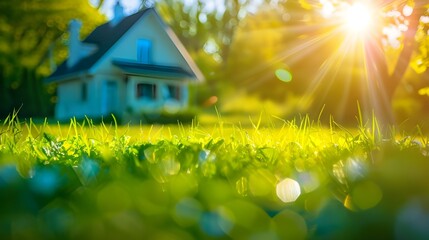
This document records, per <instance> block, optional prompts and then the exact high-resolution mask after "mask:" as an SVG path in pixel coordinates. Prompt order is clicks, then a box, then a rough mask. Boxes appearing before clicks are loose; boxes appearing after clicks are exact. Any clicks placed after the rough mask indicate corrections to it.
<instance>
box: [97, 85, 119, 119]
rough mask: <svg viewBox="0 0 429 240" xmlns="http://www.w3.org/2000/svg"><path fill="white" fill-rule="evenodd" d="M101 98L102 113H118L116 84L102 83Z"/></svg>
mask: <svg viewBox="0 0 429 240" xmlns="http://www.w3.org/2000/svg"><path fill="white" fill-rule="evenodd" d="M102 96H103V99H102V105H101V107H102V109H101V111H102V113H103V114H105V115H107V114H111V113H118V101H119V94H118V83H117V82H113V81H105V82H103V87H102Z"/></svg>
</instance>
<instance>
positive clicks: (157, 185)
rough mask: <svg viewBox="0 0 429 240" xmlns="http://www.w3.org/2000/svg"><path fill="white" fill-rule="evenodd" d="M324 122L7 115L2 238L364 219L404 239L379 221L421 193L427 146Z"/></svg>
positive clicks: (364, 127) (202, 231)
mask: <svg viewBox="0 0 429 240" xmlns="http://www.w3.org/2000/svg"><path fill="white" fill-rule="evenodd" d="M265 118H268V120H267V119H265ZM358 119H362V117H359V116H358ZM330 123H331V124H330V126H323V125H322V124H321V123H320V121H319V120H318V119H315V120H313V119H311V118H310V117H302V118H300V119H295V120H288V121H286V120H282V119H279V118H277V117H269V116H266V115H264V114H260V116H259V118H250V119H249V122H248V124H247V125H246V127H243V125H241V126H240V125H236V124H232V123H231V122H228V120H226V119H224V118H223V117H222V115H221V114H219V113H218V116H217V122H215V124H214V125H207V124H204V123H200V122H193V123H192V124H189V125H182V124H176V125H164V126H158V125H154V126H146V125H137V126H119V125H116V124H115V122H112V123H111V124H105V123H101V124H93V123H92V122H91V120H90V119H86V120H85V121H76V120H74V119H72V120H71V121H70V124H67V125H55V124H47V123H45V124H34V123H33V122H32V121H31V120H29V121H20V120H19V119H18V118H17V116H16V115H13V116H11V117H9V118H8V119H6V120H5V121H3V122H2V125H1V126H0V192H1V193H2V194H6V195H8V196H10V197H9V198H7V200H5V201H4V202H3V205H2V207H0V209H1V211H2V213H5V214H2V215H1V221H0V222H6V221H7V222H10V223H11V224H9V225H8V224H6V225H4V224H3V225H2V226H3V229H5V231H3V230H2V231H3V232H2V234H3V235H2V237H3V236H5V237H8V236H11V235H14V236H16V235H18V236H20V237H21V238H27V237H25V236H27V235H26V234H28V236H31V237H32V239H44V238H46V236H48V235H49V236H55V237H62V238H65V239H72V238H74V237H75V236H76V235H79V236H90V237H93V238H103V237H107V236H110V237H111V236H126V237H127V238H129V239H139V238H141V236H146V237H150V238H158V237H159V236H161V235H162V236H164V235H165V236H164V237H165V238H169V239H170V238H172V239H211V238H234V239H240V238H259V237H262V238H267V237H268V238H280V239H284V238H292V239H305V238H316V237H319V236H326V235H325V234H328V236H330V237H332V238H336V237H338V236H354V237H355V236H356V235H355V234H358V235H359V236H365V234H366V233H367V232H368V231H366V227H367V226H366V225H365V224H364V225H357V223H362V222H368V221H370V222H371V221H372V224H374V225H375V226H378V227H379V231H380V234H394V232H395V231H399V232H401V230H400V229H399V230H398V229H396V228H395V226H394V224H391V221H390V220H389V221H386V220H387V219H391V218H393V219H396V218H399V217H400V215H399V213H398V212H400V211H405V210H406V204H407V203H409V201H411V200H412V199H413V198H415V197H417V198H418V197H420V196H425V194H426V193H427V192H428V191H429V188H428V186H427V184H426V182H427V181H426V169H427V167H429V166H428V164H429V162H428V161H427V156H428V150H429V145H428V141H427V139H428V138H427V137H426V136H425V135H424V134H423V133H421V131H420V134H417V135H415V136H408V135H399V134H398V133H392V134H391V135H389V136H383V135H382V133H381V132H379V129H378V124H377V121H376V119H373V122H369V123H366V122H363V121H361V120H360V121H359V122H358V124H357V126H356V128H345V127H342V126H341V125H339V124H337V123H336V122H335V121H334V119H331V122H330ZM416 133H419V131H417V132H416ZM2 196H3V195H2ZM404 209H405V210H404ZM371 212H378V213H377V218H375V219H374V218H373V215H372V214H371ZM35 219H37V220H35ZM52 219H53V220H52ZM337 220H338V221H339V222H336V224H338V227H336V228H330V227H329V226H326V225H324V224H322V223H323V222H327V221H328V222H329V221H337ZM58 221H61V222H62V225H57V224H55V223H54V222H58ZM394 221H395V220H394ZM398 221H399V220H398ZM23 222H25V223H26V224H25V225H21V224H23ZM124 222H125V223H126V224H124ZM24 226H25V227H24ZM141 226H146V227H145V228H143V229H142V228H141ZM286 226H287V227H286ZM94 228H95V229H97V231H92V230H93V229H94ZM356 228H357V229H359V233H356V231H355V230H356ZM353 229H355V230H353ZM167 236H168V237H167ZM172 236H175V237H172Z"/></svg>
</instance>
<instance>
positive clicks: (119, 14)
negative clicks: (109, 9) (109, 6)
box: [111, 0, 125, 26]
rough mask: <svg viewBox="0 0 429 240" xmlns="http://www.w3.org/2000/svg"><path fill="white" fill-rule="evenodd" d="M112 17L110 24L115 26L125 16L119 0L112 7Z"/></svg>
mask: <svg viewBox="0 0 429 240" xmlns="http://www.w3.org/2000/svg"><path fill="white" fill-rule="evenodd" d="M113 13H114V16H113V19H112V21H111V23H112V25H113V26H115V25H116V24H118V23H119V22H120V21H121V20H122V19H123V18H124V16H125V14H124V7H123V6H122V5H121V3H120V1H119V0H118V1H117V2H116V5H115V7H114V9H113Z"/></svg>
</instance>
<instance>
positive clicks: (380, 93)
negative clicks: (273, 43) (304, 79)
mask: <svg viewBox="0 0 429 240" xmlns="http://www.w3.org/2000/svg"><path fill="white" fill-rule="evenodd" d="M316 2H317V3H316ZM425 2H426V1H423V0H415V1H399V0H398V1H386V0H379V1H373V2H371V3H372V6H373V7H374V9H373V13H372V14H373V15H374V16H372V17H375V16H377V17H378V18H379V19H378V20H374V19H372V21H373V22H372V23H374V22H379V23H380V24H379V25H377V28H375V29H373V31H371V32H370V33H371V34H370V35H369V36H365V37H359V40H357V38H356V39H355V40H356V41H355V42H354V43H353V44H354V45H353V47H354V48H356V49H347V46H346V45H347V44H344V43H345V41H346V40H347V36H346V34H344V33H341V31H344V27H343V28H342V29H341V25H342V24H344V19H341V15H340V14H341V13H337V12H339V11H342V10H343V9H342V7H344V6H345V5H348V4H349V3H347V1H330V0H326V1H320V2H319V1H310V0H302V1H299V8H300V9H301V10H299V11H296V8H297V5H296V2H292V1H286V2H284V3H283V6H284V9H285V11H288V10H289V11H290V9H293V10H294V12H295V15H296V13H297V12H298V13H299V15H305V16H307V19H306V21H305V22H306V27H301V29H305V30H304V31H305V32H306V33H305V35H306V38H299V39H300V40H299V41H303V42H304V43H301V45H306V44H307V45H310V43H311V41H313V40H314V39H315V38H316V37H318V38H319V42H323V41H325V40H327V42H326V43H318V44H317V45H318V48H317V50H316V51H314V50H315V49H312V51H311V53H313V55H312V56H311V60H308V55H310V54H308V55H307V56H306V58H305V61H306V62H305V63H304V64H305V66H306V69H312V70H310V71H313V72H318V73H319V74H320V76H322V77H319V78H321V79H317V80H318V81H319V82H316V83H315V82H314V81H310V82H309V84H308V85H309V86H311V85H317V86H318V87H319V88H320V89H321V90H319V91H318V93H319V94H320V95H322V94H325V95H326V94H327V92H329V89H328V88H329V87H331V86H335V87H336V90H331V93H333V92H334V91H335V92H336V94H335V95H334V97H333V98H332V100H333V101H332V103H333V106H334V107H336V106H341V105H342V106H348V108H349V109H350V107H353V106H350V104H356V101H354V103H353V101H349V102H348V103H345V104H342V103H341V102H342V101H347V100H346V99H343V98H344V97H347V94H356V92H357V91H356V90H359V88H360V89H362V92H361V93H359V94H360V95H361V96H360V98H357V99H358V100H360V104H361V108H362V110H363V114H364V115H365V116H364V117H366V118H367V119H368V118H371V117H372V114H375V116H376V117H377V119H378V121H379V122H380V123H385V124H386V125H388V124H393V123H394V117H393V116H394V115H393V112H392V106H391V104H392V99H393V98H394V94H395V92H396V90H397V88H398V86H399V85H400V83H401V81H402V80H403V79H404V76H405V73H406V71H407V70H408V69H409V67H410V66H414V68H416V65H418V64H417V63H419V65H418V67H417V68H419V70H420V71H421V72H423V71H424V70H426V66H427V65H428V63H427V62H428V61H427V59H428V56H427V49H428V47H427V39H428V35H427V27H428V26H427V22H428V21H426V23H425V22H424V21H421V19H422V16H424V15H425V14H426V15H427V8H428V6H427V5H426V6H425V5H424V4H426V3H425ZM320 3H322V4H320ZM403 9H404V10H403ZM411 10H412V11H411ZM336 11H337V12H336ZM324 14H325V15H329V14H331V15H332V17H331V18H329V17H327V16H323V15H324ZM322 16H323V17H322ZM358 17H360V16H357V18H358ZM338 19H341V20H338ZM358 20H362V19H358ZM321 23H323V24H321ZM286 24H287V25H288V27H293V24H294V23H291V22H288V23H286ZM301 24H303V22H301ZM339 25H340V26H339ZM310 26H311V28H310ZM387 26H390V27H394V28H396V29H402V32H401V34H399V35H398V36H395V37H394V38H395V39H394V40H395V41H397V42H398V45H397V46H395V47H396V49H393V47H392V46H389V45H388V44H386V42H388V41H387V40H389V39H386V38H387V37H389V36H386V34H385V33H386V31H385V29H386V27H387ZM348 28H351V26H348ZM352 30H353V29H352ZM300 34H302V33H296V34H295V36H296V37H295V38H298V37H297V36H299V35H300ZM311 36H314V37H315V38H313V37H311ZM416 39H417V41H416ZM361 40H362V42H359V41H361ZM390 40H391V39H390ZM358 43H359V44H358ZM349 44H352V43H351V42H349ZM425 44H426V45H425ZM327 49H328V50H330V51H331V52H330V53H327V52H324V51H326V50H327ZM392 49H393V50H392ZM357 50H359V51H360V50H362V52H363V53H364V54H363V53H360V52H359V51H357ZM339 51H342V53H343V54H340V53H339ZM418 52H420V54H417V53H418ZM347 53H348V54H349V55H350V56H347ZM392 53H393V54H392ZM299 54H301V55H304V54H305V51H304V52H300V53H299ZM416 54H417V55H416ZM357 55H359V56H357ZM415 55H416V57H415V58H414V59H413V56H415ZM358 57H359V58H360V59H359V58H358ZM301 58H302V56H301ZM314 59H316V60H314ZM317 59H321V60H319V61H318V60H317ZM353 59H355V60H353ZM392 59H393V60H392ZM287 60H291V59H290V58H289V59H287ZM309 61H310V65H309ZM329 61H331V62H332V63H333V64H331V65H332V67H331V69H325V68H324V67H325V66H329V65H330V64H328V62H329ZM312 62H314V63H316V64H314V65H313V66H312V65H311V64H312ZM302 66H303V64H301V67H302ZM317 68H319V69H317ZM422 69H423V70H422ZM323 71H324V73H323ZM347 71H348V72H349V74H348V75H349V76H347ZM298 72H299V71H298ZM298 75H299V74H298ZM305 76H309V74H307V75H305ZM328 78H330V79H328ZM332 79H335V80H332ZM358 81H360V82H358ZM320 82H323V84H320ZM345 82H348V83H349V84H350V86H349V89H354V91H353V90H352V91H350V92H349V93H347V94H343V93H341V94H342V95H340V96H341V97H340V96H338V89H339V85H344V84H345ZM358 85H360V86H358ZM328 86H329V87H328ZM356 87H359V88H356ZM338 99H341V100H342V101H338ZM350 99H351V98H350ZM321 100H323V99H321ZM321 100H320V101H319V102H321V105H323V104H325V102H324V101H321ZM319 106H320V105H319ZM344 108H347V107H344ZM330 110H332V111H335V110H334V109H330Z"/></svg>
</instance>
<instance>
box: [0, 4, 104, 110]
mask: <svg viewBox="0 0 429 240" xmlns="http://www.w3.org/2000/svg"><path fill="white" fill-rule="evenodd" d="M72 18H79V19H81V20H82V21H83V22H84V27H83V29H82V30H83V33H84V34H85V33H88V32H89V31H91V30H92V29H93V28H94V26H96V25H98V24H99V23H101V22H102V21H104V17H102V16H101V14H100V13H99V12H98V11H97V9H95V8H94V7H92V6H91V5H90V4H89V3H88V1H87V0H78V1H76V0H73V1H72V0H68V1H61V2H58V1H54V0H19V1H18V0H14V1H1V2H0V89H1V90H0V102H1V103H2V104H0V117H4V116H6V115H8V114H9V113H11V112H12V110H13V109H14V108H15V109H18V108H21V111H20V113H21V115H27V116H39V115H42V116H43V115H44V116H46V115H47V113H48V112H47V111H48V105H49V101H48V99H47V98H46V96H47V94H46V88H45V87H44V85H43V82H42V78H43V76H46V75H48V74H49V73H50V71H51V70H50V66H49V57H50V56H49V52H51V53H52V51H49V49H50V48H51V49H53V48H55V54H54V57H55V59H56V60H57V61H61V60H63V59H64V58H65V57H66V50H65V44H64V43H65V42H66V39H67V28H68V23H69V21H70V20H71V19H72ZM50 91H51V93H52V91H53V89H52V88H51V90H50Z"/></svg>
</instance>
